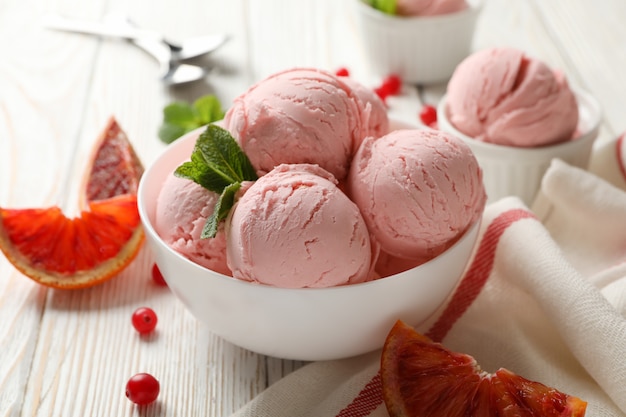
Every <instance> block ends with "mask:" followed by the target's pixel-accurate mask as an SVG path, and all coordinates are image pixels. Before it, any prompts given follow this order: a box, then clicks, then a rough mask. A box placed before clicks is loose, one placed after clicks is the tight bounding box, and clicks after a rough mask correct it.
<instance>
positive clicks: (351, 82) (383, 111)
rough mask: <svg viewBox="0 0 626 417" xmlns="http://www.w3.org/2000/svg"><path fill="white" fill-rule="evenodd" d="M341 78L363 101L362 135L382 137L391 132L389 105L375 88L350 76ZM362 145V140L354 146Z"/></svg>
mask: <svg viewBox="0 0 626 417" xmlns="http://www.w3.org/2000/svg"><path fill="white" fill-rule="evenodd" d="M341 80H342V81H343V82H345V83H346V84H348V86H349V87H350V88H352V91H353V92H354V93H355V94H356V97H357V99H358V100H359V101H360V102H361V107H362V110H361V114H362V116H363V117H362V119H363V129H362V137H363V138H365V137H367V136H374V137H377V138H379V137H381V136H383V135H385V134H387V133H388V132H389V114H388V112H387V106H386V105H385V103H384V102H383V101H382V100H381V98H380V97H379V96H378V94H376V92H375V91H374V90H372V89H371V88H368V87H366V86H365V85H363V84H361V83H360V82H358V81H356V80H355V79H353V78H350V77H341ZM360 145H361V141H359V142H358V143H357V146H356V147H355V148H354V150H355V151H356V150H357V149H358V147H359V146H360Z"/></svg>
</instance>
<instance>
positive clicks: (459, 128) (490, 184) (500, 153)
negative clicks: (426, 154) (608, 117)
mask: <svg viewBox="0 0 626 417" xmlns="http://www.w3.org/2000/svg"><path fill="white" fill-rule="evenodd" d="M437 115H438V124H439V128H440V129H442V130H444V131H447V132H450V133H452V134H454V135H456V136H458V137H460V138H462V139H463V140H465V141H466V143H467V144H468V145H469V146H470V148H471V149H472V150H473V152H474V154H475V155H476V158H477V159H478V161H479V163H480V165H481V167H482V168H483V170H484V181H485V187H486V189H487V194H488V198H489V201H490V202H491V201H495V200H497V199H500V198H502V197H506V196H510V195H514V196H517V197H519V198H520V199H521V200H522V201H523V202H525V203H526V204H528V205H530V204H532V202H533V200H534V198H535V196H536V193H537V192H538V190H539V188H540V183H541V179H542V177H543V174H544V173H545V171H546V170H547V168H548V166H549V165H550V161H551V160H552V159H553V158H559V159H562V160H564V161H565V162H567V163H569V164H571V165H574V166H577V167H581V168H586V167H587V164H588V162H589V158H590V155H591V150H592V147H593V144H594V141H595V139H596V138H597V136H598V131H599V125H600V118H601V111H600V106H599V103H598V102H597V100H596V99H595V98H594V97H593V96H591V95H590V94H589V93H588V92H586V91H584V90H583V89H581V88H574V87H573V86H571V85H570V83H569V82H568V80H567V79H566V77H565V75H564V74H563V73H561V72H560V71H558V70H556V69H552V68H550V67H549V66H548V65H547V64H545V63H544V62H542V61H541V60H539V59H536V58H534V57H532V56H530V55H529V54H527V53H525V52H524V51H521V50H519V49H516V48H511V47H497V48H487V49H483V50H480V51H477V52H475V53H473V54H472V55H470V56H469V57H467V58H466V59H465V60H463V61H462V62H461V63H460V64H459V65H458V66H457V68H456V69H455V71H454V73H453V75H452V77H451V78H450V82H449V83H448V85H447V92H446V94H445V95H444V96H443V98H442V99H441V100H440V102H439V105H438V111H437Z"/></svg>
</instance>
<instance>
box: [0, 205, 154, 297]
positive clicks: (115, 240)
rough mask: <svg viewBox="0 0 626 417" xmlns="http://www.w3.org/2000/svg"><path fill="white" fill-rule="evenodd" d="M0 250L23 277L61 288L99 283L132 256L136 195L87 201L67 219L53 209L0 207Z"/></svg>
mask: <svg viewBox="0 0 626 417" xmlns="http://www.w3.org/2000/svg"><path fill="white" fill-rule="evenodd" d="M0 220H1V221H0V249H2V251H3V252H4V254H5V256H6V257H7V259H8V260H9V261H10V262H11V263H12V264H13V265H14V266H15V268H17V269H18V270H19V271H21V272H22V273H23V274H24V275H26V276H28V277H30V278H32V279H33V280H35V281H37V282H38V283H40V284H43V285H46V286H49V287H54V288H62V289H75V288H84V287H90V286H93V285H96V284H99V283H102V282H104V281H106V280H108V279H110V278H111V277H113V276H114V275H115V274H117V273H118V272H120V271H121V270H122V269H123V268H125V267H126V266H127V265H128V264H129V263H130V262H131V261H132V260H133V259H134V257H135V256H136V255H137V253H138V252H139V249H140V248H141V244H142V242H143V238H144V234H143V229H142V227H141V223H140V219H139V213H138V211H137V197H136V196H135V195H133V194H123V195H120V196H117V197H113V198H110V199H106V200H99V201H92V202H90V203H89V210H88V211H83V212H81V215H80V216H79V217H76V218H73V219H70V218H68V217H66V216H65V215H64V214H63V212H62V211H61V209H59V208H58V207H49V208H27V209H6V208H1V207H0Z"/></svg>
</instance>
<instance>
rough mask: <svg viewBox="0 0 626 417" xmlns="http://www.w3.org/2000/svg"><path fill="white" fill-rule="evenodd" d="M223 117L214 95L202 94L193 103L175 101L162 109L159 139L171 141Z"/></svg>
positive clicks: (220, 106)
mask: <svg viewBox="0 0 626 417" xmlns="http://www.w3.org/2000/svg"><path fill="white" fill-rule="evenodd" d="M223 117H224V111H223V110H222V105H221V104H220V101H219V100H218V98H217V97H215V96H214V95H206V96H202V97H200V98H199V99H197V100H196V101H194V102H193V104H189V103H187V102H185V101H175V102H173V103H170V104H168V105H167V106H165V108H164V109H163V123H162V124H161V126H160V127H159V139H161V140H162V141H163V142H165V143H172V142H174V141H175V140H176V139H178V138H179V137H181V136H182V135H184V134H185V133H187V132H191V131H192V130H194V129H197V128H199V127H200V126H204V125H207V124H209V123H212V122H215V121H217V120H221V119H222V118H223Z"/></svg>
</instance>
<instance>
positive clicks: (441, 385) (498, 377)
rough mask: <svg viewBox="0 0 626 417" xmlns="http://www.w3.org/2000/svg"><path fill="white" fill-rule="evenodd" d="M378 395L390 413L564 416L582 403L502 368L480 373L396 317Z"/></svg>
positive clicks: (470, 361) (581, 410) (580, 412)
mask: <svg viewBox="0 0 626 417" xmlns="http://www.w3.org/2000/svg"><path fill="white" fill-rule="evenodd" d="M381 382H382V388H383V399H384V401H385V405H386V407H387V411H388V412H389V415H390V416H391V417H400V416H402V417H422V416H423V417H426V416H446V417H461V416H477V417H483V416H484V417H490V416H494V417H501V416H519V417H535V416H546V417H556V416H560V417H567V416H577V417H582V416H584V415H585V410H586V407H587V403H586V402H585V401H583V400H581V399H579V398H576V397H574V396H571V395H568V394H565V393H563V392H560V391H558V390H557V389H555V388H551V387H548V386H546V385H543V384H541V383H539V382H534V381H530V380H528V379H525V378H523V377H521V376H519V375H516V374H515V373H513V372H511V371H509V370H506V369H504V368H501V369H499V370H497V371H496V372H494V373H487V372H485V371H482V370H481V369H480V367H479V366H478V364H477V363H476V360H475V359H474V358H473V357H471V356H469V355H467V354H463V353H457V352H453V351H451V350H449V349H447V348H446V347H444V346H443V345H441V344H440V343H435V342H433V341H432V340H430V339H429V338H428V337H426V336H424V335H422V334H420V333H418V332H417V331H415V330H414V329H413V328H412V327H410V326H408V325H406V324H405V323H403V322H401V321H398V322H397V323H396V324H395V325H394V327H393V328H392V329H391V331H390V332H389V335H388V336H387V339H386V341H385V345H384V347H383V352H382V357H381Z"/></svg>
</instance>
